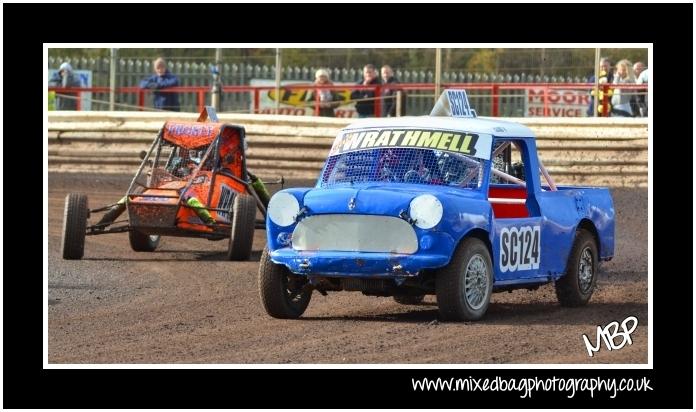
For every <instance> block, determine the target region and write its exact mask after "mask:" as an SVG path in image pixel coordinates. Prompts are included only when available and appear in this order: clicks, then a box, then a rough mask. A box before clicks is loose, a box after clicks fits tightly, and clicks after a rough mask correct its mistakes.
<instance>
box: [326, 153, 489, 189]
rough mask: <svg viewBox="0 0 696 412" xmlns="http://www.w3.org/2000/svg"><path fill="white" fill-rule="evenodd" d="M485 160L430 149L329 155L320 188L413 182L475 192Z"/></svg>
mask: <svg viewBox="0 0 696 412" xmlns="http://www.w3.org/2000/svg"><path fill="white" fill-rule="evenodd" d="M483 162H484V160H482V159H479V158H476V157H472V156H468V155H464V154H459V153H453V152H449V151H442V150H435V149H430V148H375V149H366V150H359V151H353V152H347V153H339V154H335V155H333V156H330V157H329V158H328V159H327V162H326V165H325V167H324V170H323V172H322V175H321V177H320V180H319V185H320V186H321V187H333V186H339V185H352V184H356V183H373V182H374V183H377V182H381V183H388V182H394V183H412V184H426V185H439V186H452V187H462V188H469V189H478V188H480V187H481V184H482V181H483V170H484V167H483Z"/></svg>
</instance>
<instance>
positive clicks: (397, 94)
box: [396, 90, 403, 117]
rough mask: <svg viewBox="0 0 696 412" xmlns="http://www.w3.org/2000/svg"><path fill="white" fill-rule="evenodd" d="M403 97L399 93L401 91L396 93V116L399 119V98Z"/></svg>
mask: <svg viewBox="0 0 696 412" xmlns="http://www.w3.org/2000/svg"><path fill="white" fill-rule="evenodd" d="M402 97H403V94H402V93H401V90H397V91H396V116H397V117H401V98H402Z"/></svg>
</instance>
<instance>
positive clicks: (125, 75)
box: [48, 56, 592, 115]
mask: <svg viewBox="0 0 696 412" xmlns="http://www.w3.org/2000/svg"><path fill="white" fill-rule="evenodd" d="M556 57H557V58H558V57H560V56H556ZM63 62H68V63H70V64H71V65H72V67H73V69H74V70H84V71H88V72H89V73H90V75H91V76H90V77H91V83H90V84H89V86H91V87H97V88H100V87H104V88H107V90H106V91H107V92H108V87H109V85H110V83H109V80H110V78H109V75H110V70H111V62H110V59H108V58H68V57H61V56H50V57H49V58H48V68H49V69H57V68H58V67H59V66H60V64H61V63H63ZM583 63H586V62H585V61H584V60H583ZM152 64H153V62H152V61H151V60H147V59H127V58H119V59H117V60H116V64H115V66H116V67H115V84H114V86H115V87H117V88H121V87H124V88H127V87H134V86H137V85H138V84H139V83H140V81H141V80H142V79H144V78H145V77H148V76H151V75H152V74H153V73H154V68H153V66H152ZM541 64H542V63H541V62H536V61H535V62H533V63H532V62H530V65H529V67H532V66H534V67H536V66H537V65H541ZM546 64H547V63H544V65H546ZM576 64H580V62H576ZM215 66H216V65H215V62H214V61H212V60H208V61H205V60H199V61H193V60H188V59H184V60H176V59H171V60H168V61H167V67H168V69H169V71H170V72H171V73H173V74H175V75H176V76H177V77H178V78H179V85H180V86H184V87H203V88H204V89H206V91H209V90H210V88H211V85H212V83H213V81H214V80H213V79H214V78H213V75H212V70H213V68H214V67H215ZM318 68H319V67H315V66H293V65H285V66H284V65H281V68H280V69H281V70H280V73H281V79H282V80H283V81H284V82H286V81H287V82H298V81H302V82H307V83H311V82H313V81H314V74H315V72H316V70H317V69H318ZM587 69H588V74H587V77H583V76H573V75H571V74H566V75H562V74H560V73H553V74H547V75H540V74H532V73H524V72H520V73H496V72H470V71H462V70H443V72H442V80H441V81H442V82H444V83H587V82H588V79H589V76H591V75H592V65H591V64H590V65H589V67H587ZM326 70H327V71H328V72H329V77H330V78H331V80H332V81H333V82H334V83H340V82H346V83H353V84H355V83H356V82H361V81H362V80H363V77H362V75H363V68H362V66H359V67H333V68H331V67H329V68H326ZM559 70H562V71H565V69H559ZM219 75H220V81H221V82H222V84H224V85H226V86H248V85H251V84H252V83H251V82H252V81H253V80H256V81H264V80H265V81H271V82H272V81H273V80H274V79H275V75H276V69H275V66H273V65H264V64H256V63H251V62H241V61H240V62H235V63H231V62H222V63H221V64H220V71H219ZM394 75H395V77H396V78H397V79H399V81H400V82H402V83H431V84H433V83H435V73H434V71H433V70H427V69H426V70H423V69H399V68H396V69H395V70H394ZM85 85H87V84H85ZM180 97H181V105H182V110H184V111H195V106H196V104H197V103H196V101H197V99H198V95H197V94H196V93H193V92H192V93H184V94H182V95H181V96H180ZM225 97H226V99H224V100H223V101H222V107H221V109H222V110H221V111H228V112H240V110H242V109H247V110H248V109H249V107H250V105H251V102H252V101H251V98H252V96H251V95H250V94H248V93H234V94H230V95H228V96H225ZM94 98H95V99H96V100H100V101H106V102H108V100H109V96H108V94H104V93H99V94H96V95H95V96H94ZM138 99H139V96H138V95H137V94H135V93H128V94H123V95H121V96H119V97H118V100H117V102H118V103H122V104H127V105H137V104H138ZM147 103H148V102H147V101H146V104H147ZM430 103H432V102H427V103H420V102H419V101H418V99H410V100H409V101H408V102H407V113H408V114H414V115H418V114H424V113H427V111H428V110H427V109H428V107H430ZM93 107H94V109H96V110H109V106H108V104H95V105H94V106H93ZM482 113H483V112H482Z"/></svg>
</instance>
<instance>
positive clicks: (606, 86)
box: [602, 83, 609, 117]
mask: <svg viewBox="0 0 696 412" xmlns="http://www.w3.org/2000/svg"><path fill="white" fill-rule="evenodd" d="M602 89H603V92H602V116H604V117H609V110H608V109H609V105H608V103H609V101H608V98H609V96H608V94H609V83H604V84H603V85H602Z"/></svg>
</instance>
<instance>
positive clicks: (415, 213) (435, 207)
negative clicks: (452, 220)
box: [410, 195, 442, 229]
mask: <svg viewBox="0 0 696 412" xmlns="http://www.w3.org/2000/svg"><path fill="white" fill-rule="evenodd" d="M410 215H411V219H413V220H415V221H416V223H415V225H416V226H418V227H419V228H421V229H430V228H433V227H435V226H436V225H437V224H438V223H440V220H442V203H440V201H439V200H438V198H436V197H435V196H433V195H420V196H418V197H416V198H415V199H413V200H411V205H410Z"/></svg>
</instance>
